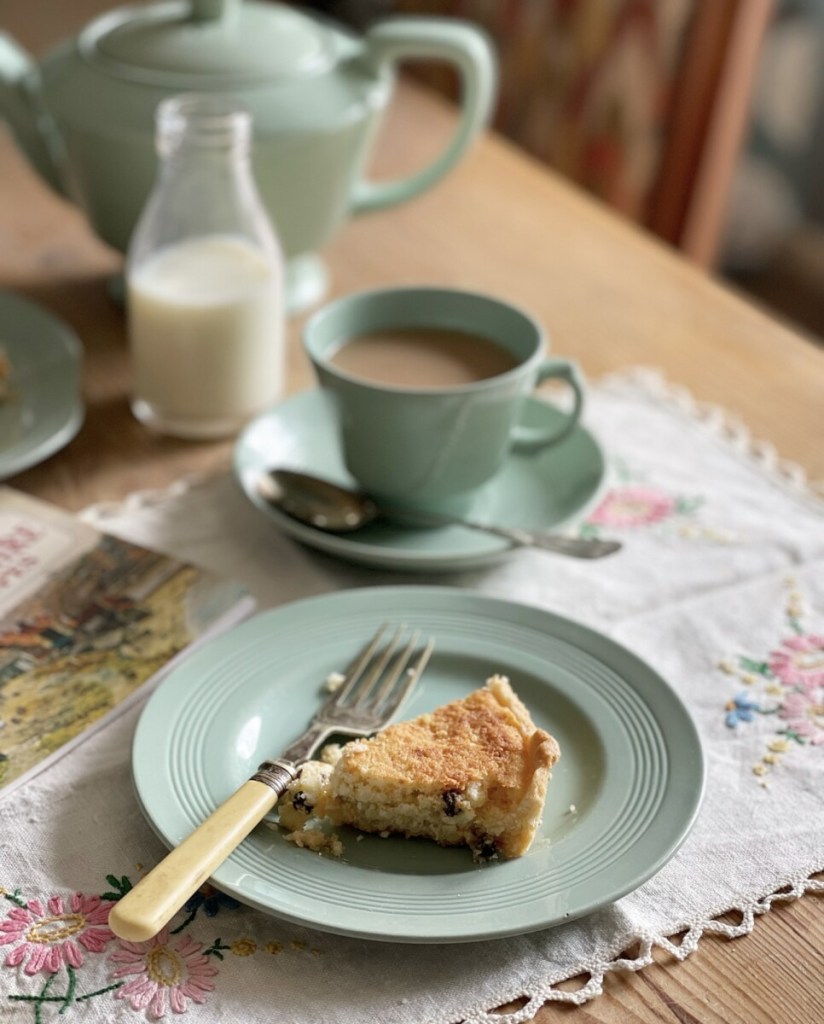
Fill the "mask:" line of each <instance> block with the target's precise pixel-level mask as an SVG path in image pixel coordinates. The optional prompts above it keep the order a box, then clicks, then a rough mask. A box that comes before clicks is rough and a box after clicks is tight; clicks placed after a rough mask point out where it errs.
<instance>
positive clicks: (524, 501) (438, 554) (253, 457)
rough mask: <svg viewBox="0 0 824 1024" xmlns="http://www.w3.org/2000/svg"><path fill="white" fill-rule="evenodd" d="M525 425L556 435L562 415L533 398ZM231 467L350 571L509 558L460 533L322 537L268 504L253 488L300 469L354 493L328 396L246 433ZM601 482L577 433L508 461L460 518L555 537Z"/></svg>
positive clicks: (290, 407) (278, 413) (301, 402)
mask: <svg viewBox="0 0 824 1024" xmlns="http://www.w3.org/2000/svg"><path fill="white" fill-rule="evenodd" d="M522 419H524V420H527V421H529V422H531V423H533V424H535V425H536V426H537V425H539V424H540V425H543V424H546V423H547V422H548V423H549V424H550V425H552V424H554V423H557V422H559V421H560V420H561V419H562V414H561V413H560V412H559V411H558V410H557V409H555V408H554V407H553V406H552V405H550V404H549V403H547V402H543V401H540V400H539V399H533V398H529V399H527V400H526V402H525V403H524V408H523V412H522ZM234 465H235V474H236V476H237V478H238V480H239V482H240V485H241V487H242V488H243V490H244V492H245V493H246V495H247V497H248V498H249V500H250V501H251V502H252V503H253V504H254V505H255V506H256V507H257V508H259V509H260V511H261V512H263V514H264V515H266V516H267V517H268V518H269V519H270V520H271V521H272V522H273V523H275V524H276V525H277V526H278V527H279V528H280V529H282V530H283V531H284V533H288V534H289V535H290V536H292V537H294V538H295V539H296V540H299V541H301V542H302V543H304V544H307V545H309V546H310V547H314V548H318V549H319V550H321V551H325V552H327V553H328V554H331V555H336V556H337V557H339V558H343V559H346V560H347V561H350V562H358V563H361V564H363V565H371V566H379V567H382V568H388V569H400V570H405V571H424V570H426V571H429V570H435V571H446V570H448V571H452V570H459V569H470V568H476V567H478V566H482V565H488V564H490V563H493V562H496V561H498V560H500V559H501V558H503V557H504V556H506V554H507V553H508V552H509V551H511V550H512V547H511V545H510V544H509V542H508V541H506V540H502V539H501V538H500V537H492V536H489V535H488V534H484V533H479V532H478V531H477V530H469V529H466V528H465V527H461V526H446V527H439V528H427V529H421V528H411V527H408V526H403V525H399V524H397V523H390V522H378V523H372V524H371V525H369V526H366V527H364V528H363V529H361V530H358V531H357V532H356V533H349V534H342V535H335V534H329V533H323V532H322V531H320V530H314V529H312V527H310V526H304V525H303V524H302V523H299V522H297V521H296V520H294V519H292V518H290V517H289V516H287V515H286V514H285V513H283V512H280V511H278V509H276V508H274V507H272V506H271V505H269V504H268V503H267V502H265V501H264V500H263V499H262V498H261V497H260V495H259V494H258V491H257V486H256V483H257V480H258V478H259V476H260V474H261V473H264V472H265V471H266V470H267V469H271V468H275V467H277V468H289V469H301V470H305V471H306V472H309V473H314V474H315V475H316V476H321V477H325V478H326V479H327V480H332V481H334V482H335V483H340V484H344V485H345V486H347V487H356V484H355V481H354V480H353V479H352V477H351V476H350V475H349V473H348V472H347V470H346V468H345V467H344V464H343V457H342V454H341V450H340V444H339V441H338V432H337V426H336V422H335V413H334V410H333V408H332V405H331V402H330V399H329V396H328V395H327V394H326V393H325V392H323V391H321V390H319V389H315V390H312V391H304V392H301V393H300V394H298V395H295V396H294V397H292V398H289V399H286V400H285V401H284V402H281V403H280V404H278V405H276V406H275V407H274V408H273V409H270V410H269V411H268V412H266V413H264V414H263V415H261V416H259V417H258V418H257V419H256V420H254V421H253V422H252V423H251V424H249V426H248V427H246V429H245V430H244V431H243V433H242V434H241V435H240V437H239V438H238V441H237V444H236V445H235V457H234ZM605 475H606V462H605V459H604V453H603V451H602V450H601V447H600V445H599V444H598V442H597V441H596V440H595V438H594V437H593V436H592V434H590V433H589V431H587V430H586V429H585V428H584V427H582V426H580V425H578V426H576V427H575V428H574V429H573V431H572V432H571V434H570V435H569V437H567V438H566V439H565V440H564V441H562V442H560V443H559V444H557V445H555V446H553V447H552V448H549V449H547V450H546V451H543V452H540V453H538V454H533V455H523V454H521V455H519V454H512V455H511V456H510V457H509V459H508V460H507V462H506V463H505V465H504V466H503V468H502V469H501V470H500V471H499V472H498V473H497V474H496V475H495V477H493V479H492V480H490V481H489V482H488V483H486V484H485V485H484V486H483V487H482V488H480V490H478V491H477V492H476V494H475V495H474V496H473V499H472V504H471V506H470V507H469V508H468V509H467V511H466V514H467V516H468V517H469V518H472V519H477V520H480V521H481V522H489V523H494V524H497V525H501V526H520V527H524V528H527V529H543V530H549V529H560V528H562V527H563V526H564V524H565V523H568V522H569V521H570V520H572V519H575V518H577V517H579V516H582V515H585V514H586V511H587V509H589V508H590V507H591V506H592V505H593V504H594V503H595V502H596V501H597V500H598V498H599V497H600V495H601V492H602V489H603V487H604V482H605ZM544 557H546V556H544Z"/></svg>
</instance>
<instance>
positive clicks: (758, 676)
mask: <svg viewBox="0 0 824 1024" xmlns="http://www.w3.org/2000/svg"><path fill="white" fill-rule="evenodd" d="M803 616H804V610H803V603H802V598H801V595H800V593H799V592H798V590H797V588H796V587H795V585H794V584H793V583H792V582H790V585H789V596H788V599H787V603H786V608H785V619H786V623H787V627H786V628H787V630H788V634H789V635H787V636H785V637H784V638H782V639H781V640H780V641H779V642H778V643H777V645H776V646H775V647H774V648H773V650H771V651H770V652H769V653H768V654H767V656H766V657H765V658H762V659H758V658H751V657H745V656H739V657H738V658H737V659H732V658H725V659H724V660H723V661H721V662H720V664H719V666H718V667H719V668H720V669H721V670H722V671H723V672H725V673H726V674H727V675H731V676H735V677H736V678H737V679H738V680H739V681H740V682H742V683H744V684H745V685H746V686H747V687H749V689H750V692H749V693H748V692H746V691H744V692H741V693H738V694H737V695H736V696H734V697H733V698H732V699H731V700H729V701H728V702H727V703H726V704H725V706H724V712H725V717H724V720H725V722H726V724H727V726H728V727H729V728H730V729H736V728H737V727H738V726H739V725H740V724H741V723H749V722H752V721H753V720H754V719H755V716H756V714H759V715H774V716H775V718H774V719H773V721H775V722H776V723H777V727H776V729H775V732H774V735H773V737H772V738H771V740H770V741H769V742H768V743H767V753H765V754H764V755H763V756H762V758H761V760H760V761H758V762H757V763H756V764H755V765H753V772H754V774H755V775H756V776H759V777H760V778H761V779H762V784H764V783H763V777H764V776H765V775H766V774H767V773H768V772H769V771H770V770H771V769H773V768H774V767H776V766H777V765H779V764H781V762H782V760H783V758H784V756H785V755H786V754H788V753H789V752H790V751H791V750H793V749H797V748H798V747H804V746H807V747H817V746H822V745H824V635H822V634H821V633H810V632H807V631H806V630H805V627H804V625H803V622H802V619H803Z"/></svg>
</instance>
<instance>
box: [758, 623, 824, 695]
mask: <svg viewBox="0 0 824 1024" xmlns="http://www.w3.org/2000/svg"><path fill="white" fill-rule="evenodd" d="M769 666H770V671H771V672H772V673H773V675H774V676H777V677H778V678H779V679H780V680H781V682H782V683H784V685H785V686H803V687H806V688H809V689H813V688H815V687H817V686H824V636H819V635H817V634H810V635H808V636H791V637H789V638H788V639H786V640H784V641H783V642H782V644H781V647H780V648H779V649H778V650H776V651H773V652H772V653H771V654H770V658H769Z"/></svg>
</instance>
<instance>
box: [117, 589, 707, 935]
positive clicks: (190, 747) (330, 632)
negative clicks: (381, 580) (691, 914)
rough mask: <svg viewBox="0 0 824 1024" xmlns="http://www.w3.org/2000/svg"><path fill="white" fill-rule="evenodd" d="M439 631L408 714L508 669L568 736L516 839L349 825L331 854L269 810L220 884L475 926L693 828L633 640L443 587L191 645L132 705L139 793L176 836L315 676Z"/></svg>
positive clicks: (199, 815) (626, 864)
mask: <svg viewBox="0 0 824 1024" xmlns="http://www.w3.org/2000/svg"><path fill="white" fill-rule="evenodd" d="M385 621H388V622H393V623H401V622H403V623H406V624H407V625H408V626H409V627H410V628H411V627H417V628H420V629H421V630H422V631H423V632H424V634H427V635H432V636H433V637H434V638H435V652H434V655H433V657H432V660H431V662H430V665H429V667H428V668H427V670H426V672H425V674H424V676H423V678H422V680H421V682H420V683H419V684H418V688H417V690H416V692H415V693H414V694H413V695H412V698H411V699H410V701H409V702H408V703H407V705H406V707H405V708H404V712H403V714H404V717H410V718H411V717H413V716H415V715H418V714H420V713H422V712H424V711H426V710H431V709H432V708H434V707H436V706H438V705H440V704H443V703H445V702H446V701H449V700H453V699H455V698H458V697H461V696H464V695H466V694H467V693H469V692H470V691H471V690H473V689H475V688H477V687H478V686H480V685H482V684H483V683H484V681H485V680H486V678H487V677H488V676H490V675H491V674H493V673H495V672H500V673H503V674H505V675H507V676H508V677H509V679H510V681H511V682H512V685H513V687H514V689H515V691H516V692H517V693H518V694H519V696H520V697H521V699H522V700H523V701H524V702H525V703H526V705H527V707H528V708H529V710H530V712H531V714H532V716H533V719H534V721H535V723H536V725H538V726H539V727H541V728H544V729H546V730H548V731H549V732H551V733H552V734H553V735H554V736H555V737H556V739H557V740H558V743H559V745H560V748H561V760H560V761H559V763H558V764H557V765H556V767H555V769H554V771H553V780H552V782H551V784H550V788H549V796H548V799H547V805H546V810H545V814H544V820H543V823H542V826H541V828H540V831H539V834H538V836H537V837H536V839H535V841H534V842H533V845H532V847H531V848H530V850H529V851H528V852H527V853H526V855H525V856H523V857H520V858H518V859H516V860H511V861H501V862H491V863H488V864H484V865H478V864H475V863H474V862H473V860H472V856H471V854H470V853H469V851H468V850H466V849H458V848H452V849H444V848H442V847H439V846H436V845H435V844H434V843H432V842H428V841H424V840H408V839H402V838H397V837H390V838H386V839H382V838H380V836H375V835H370V836H362V837H361V839H360V840H358V839H357V837H356V835H355V833H354V832H352V831H351V830H341V836H342V839H343V843H344V854H343V857H341V858H340V859H338V858H334V857H330V856H326V855H324V856H318V855H317V854H314V853H311V852H309V851H307V850H301V849H298V848H297V847H295V846H294V845H293V844H291V843H288V842H287V841H286V840H285V839H284V838H283V835H282V834H281V832H280V831H279V830H278V829H277V828H276V827H275V826H270V825H267V824H262V825H260V826H258V828H257V829H255V830H254V832H253V833H252V835H251V836H249V837H248V838H247V839H246V840H244V842H243V843H242V844H241V846H240V847H239V848H238V849H237V850H235V852H234V853H233V854H232V855H231V856H230V857H229V859H228V860H227V861H226V862H225V863H224V864H222V865H221V866H220V868H218V870H217V871H216V872H215V874H214V878H213V880H214V882H215V884H216V885H217V886H218V887H219V888H220V889H222V890H223V891H225V892H227V893H230V894H231V895H233V896H235V897H236V898H237V899H239V900H241V901H242V902H244V903H247V904H249V905H251V906H253V907H257V908H258V909H260V910H262V911H264V912H266V913H270V914H273V915H275V916H277V917H281V918H284V919H286V920H289V921H292V922H296V923H299V924H303V925H307V926H309V927H312V928H317V929H320V930H322V931H329V932H336V933H339V934H343V935H350V936H358V937H361V938H369V939H380V940H385V941H399V942H418V943H422V942H469V941H474V940H480V939H490V938H496V937H502V936H506V935H513V934H520V933H525V932H530V931H535V930H538V929H542V928H548V927H551V926H553V925H557V924H560V923H563V922H565V921H569V920H571V919H573V918H575V917H579V916H581V915H583V914H587V913H589V912H591V911H593V910H595V909H596V908H598V907H601V906H603V905H604V904H606V903H610V902H612V901H613V900H616V899H618V898H619V897H620V896H622V895H624V894H625V893H627V892H630V891H631V890H633V889H635V888H636V887H637V886H639V885H640V884H641V883H642V882H643V881H644V880H645V879H647V878H649V876H650V875H652V874H653V873H654V872H655V871H657V870H658V869H659V868H660V867H661V866H662V865H663V864H664V863H665V862H666V861H667V860H668V859H669V858H670V857H671V856H672V855H673V853H674V852H675V850H676V849H677V848H678V846H679V845H680V843H681V842H682V841H683V839H684V838H685V836H686V835H687V833H688V831H689V829H690V827H691V825H692V823H693V821H694V819H695V816H696V814H697V812H698V808H699V804H700V801H701V795H702V790H703V781H704V765H703V758H702V752H701V744H700V741H699V738H698V735H697V732H696V729H695V726H694V724H693V722H692V719H691V718H690V716H689V714H688V712H687V710H686V709H685V707H684V705H683V704H682V703H681V701H680V699H679V698H678V697H677V696H676V694H675V693H674V692H673V691H672V690H671V689H670V688H669V686H668V685H667V684H666V683H665V682H664V681H663V679H661V677H660V676H658V675H657V674H656V673H655V672H654V671H653V670H652V669H651V668H650V667H649V666H648V665H646V664H645V663H644V662H642V661H641V660H640V659H639V658H637V657H636V656H635V655H633V654H632V653H630V652H629V651H627V650H625V649H624V648H622V647H620V646H619V645H618V644H616V643H614V642H613V641H611V640H609V639H608V638H607V637H604V636H602V635H600V634H598V633H596V632H594V631H593V630H590V629H587V628H585V627H583V626H580V625H578V624H576V623H574V622H571V621H569V620H567V619H563V618H561V617H559V616H556V615H551V614H549V613H548V612H544V611H542V610H540V609H537V608H532V607H528V606H526V605H521V604H515V603H512V602H509V601H504V600H500V599H496V598H491V597H486V596H483V595H480V594H475V593H471V592H469V591H466V590H457V589H454V588H449V587H411V586H401V587H362V588H358V589H355V590H348V591H339V592H336V593H331V594H325V595H322V596H320V597H313V598H307V599H305V600H302V601H297V602H294V603H291V604H288V605H284V606H282V607H280V608H277V609H274V610H272V611H268V612H263V613H261V614H259V615H257V616H255V617H254V618H252V619H249V620H248V621H246V622H245V623H243V624H242V625H240V626H238V627H236V628H234V629H233V630H231V631H230V632H228V633H226V634H224V635H222V636H220V637H218V638H216V639H214V640H212V641H210V642H208V643H207V644H206V645H204V646H203V647H201V648H199V649H198V650H196V651H195V652H194V653H193V654H191V655H190V656H189V657H188V658H187V659H186V660H185V661H184V662H182V663H181V664H180V665H179V666H178V667H177V668H176V669H175V670H173V671H172V673H171V674H170V675H169V676H168V677H167V678H166V679H165V680H164V681H163V682H162V683H161V684H160V686H159V687H158V689H157V690H156V691H155V693H154V694H153V695H152V697H151V698H150V699H149V702H148V704H147V705H146V708H145V709H144V711H143V714H142V716H141V718H140V721H139V724H138V727H137V731H136V734H135V739H134V746H133V756H132V766H133V772H134V780H135V786H136V791H137V795H138V799H139V802H140V805H141V807H142V809H143V811H144V813H145V815H146V817H147V819H148V821H149V822H150V824H151V825H152V827H153V828H154V829H155V831H156V832H157V833H158V835H159V836H160V838H161V839H162V840H163V841H164V842H165V843H166V844H167V845H169V846H175V845H176V844H178V843H179V842H180V841H181V840H182V839H183V838H184V837H185V836H186V835H188V833H189V832H191V831H192V829H193V828H194V827H195V826H196V825H197V824H199V823H200V821H202V820H203V818H205V817H206V816H207V815H208V814H209V813H210V812H211V811H212V810H213V809H214V808H215V807H216V806H217V805H218V804H219V803H220V802H222V801H223V800H224V799H226V797H228V796H229V795H230V794H231V793H232V792H233V790H234V789H236V788H237V787H238V786H239V785H241V784H242V782H243V781H244V780H245V779H246V778H248V777H249V776H250V775H251V774H253V773H254V771H255V769H256V767H257V765H258V764H259V763H260V761H262V760H264V759H266V758H269V757H277V756H278V754H279V753H280V752H281V751H282V750H283V749H284V748H285V747H286V746H287V745H288V744H289V743H290V742H292V741H293V740H294V739H295V738H296V737H297V736H298V735H299V734H300V733H301V732H303V730H304V728H305V727H306V725H307V723H308V721H309V719H310V717H311V716H312V714H313V713H314V711H315V710H316V708H317V707H318V704H319V702H320V701H321V700H322V699H323V696H324V686H323V681H324V680H325V679H326V678H327V677H328V676H329V675H330V674H331V673H332V672H333V671H339V670H341V669H342V668H343V667H345V666H346V665H347V664H348V663H349V662H350V661H351V660H352V658H353V656H354V654H355V653H356V651H357V650H359V649H360V647H361V646H362V645H363V644H364V643H365V641H366V640H367V638H368V637H370V636H371V635H372V634H373V633H374V630H375V628H376V626H377V625H378V624H379V623H381V622H385Z"/></svg>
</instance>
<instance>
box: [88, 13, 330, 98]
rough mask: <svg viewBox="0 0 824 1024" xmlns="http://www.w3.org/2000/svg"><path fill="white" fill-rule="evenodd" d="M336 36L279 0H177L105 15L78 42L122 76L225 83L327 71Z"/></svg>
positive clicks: (193, 83) (221, 85) (190, 83)
mask: <svg viewBox="0 0 824 1024" xmlns="http://www.w3.org/2000/svg"><path fill="white" fill-rule="evenodd" d="M334 34H335V33H334V31H333V30H332V29H330V28H328V27H327V26H325V25H323V24H322V23H320V22H318V21H315V19H314V18H311V17H309V16H307V15H305V14H302V13H300V12H299V11H297V10H295V9H294V8H291V7H287V6H285V5H283V4H279V3H274V4H273V3H257V2H251V0H171V2H168V3H153V4H148V5H146V6H145V7H127V8H119V9H117V10H115V11H112V12H110V13H109V14H105V15H103V16H102V17H101V18H98V19H97V20H96V21H94V22H92V24H91V25H89V26H88V28H86V29H85V30H84V31H83V32H82V33H81V36H80V38H79V40H78V45H79V47H80V50H81V53H82V54H83V56H84V57H85V58H86V59H87V60H89V61H91V62H92V63H94V64H96V65H98V66H101V67H102V68H103V69H104V70H106V71H108V72H109V73H111V74H115V75H117V76H118V77H121V78H131V79H137V80H139V81H141V82H147V83H151V84H155V85H164V86H179V87H183V88H185V87H195V86H196V85H198V84H203V80H206V81H207V82H208V85H209V86H214V87H216V88H226V87H229V86H231V85H233V84H241V83H243V82H249V81H254V80H257V81H259V80H261V79H267V80H278V81H281V80H288V79H294V78H305V77H308V76H310V75H316V74H318V73H320V72H322V71H325V70H326V69H327V68H328V67H329V66H330V64H332V63H334V61H335V59H336V47H335V39H334ZM197 80H200V81H199V82H198V81H197Z"/></svg>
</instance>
